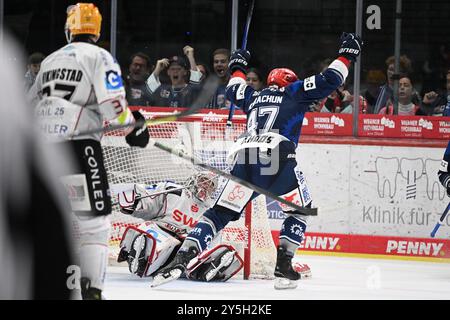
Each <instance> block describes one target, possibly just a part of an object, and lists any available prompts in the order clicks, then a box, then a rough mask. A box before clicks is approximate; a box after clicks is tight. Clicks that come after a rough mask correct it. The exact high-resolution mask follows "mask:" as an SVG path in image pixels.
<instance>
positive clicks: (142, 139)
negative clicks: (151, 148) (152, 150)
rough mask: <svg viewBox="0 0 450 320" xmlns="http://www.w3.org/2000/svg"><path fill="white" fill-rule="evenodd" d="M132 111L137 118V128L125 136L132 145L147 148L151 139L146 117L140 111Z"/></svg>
mask: <svg viewBox="0 0 450 320" xmlns="http://www.w3.org/2000/svg"><path fill="white" fill-rule="evenodd" d="M132 113H133V117H134V119H135V120H136V124H135V128H134V129H133V131H131V132H130V133H129V134H128V135H127V136H126V137H125V140H126V142H127V143H128V145H130V146H131V147H141V148H145V147H146V146H147V144H148V142H149V140H150V134H149V132H148V128H147V124H146V123H145V118H144V116H143V115H142V114H141V113H140V112H139V111H133V112H132Z"/></svg>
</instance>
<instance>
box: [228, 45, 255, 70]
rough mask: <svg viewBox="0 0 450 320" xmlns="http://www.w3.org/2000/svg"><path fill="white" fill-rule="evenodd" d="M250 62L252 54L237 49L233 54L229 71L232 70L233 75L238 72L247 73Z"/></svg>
mask: <svg viewBox="0 0 450 320" xmlns="http://www.w3.org/2000/svg"><path fill="white" fill-rule="evenodd" d="M249 61H250V52H249V51H248V50H243V49H237V50H235V51H233V53H232V54H231V57H230V62H229V63H228V69H230V72H231V74H233V73H234V72H235V71H238V70H239V71H242V72H243V73H246V72H247V68H248V62H249Z"/></svg>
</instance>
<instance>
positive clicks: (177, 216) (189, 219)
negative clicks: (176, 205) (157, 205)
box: [172, 210, 198, 228]
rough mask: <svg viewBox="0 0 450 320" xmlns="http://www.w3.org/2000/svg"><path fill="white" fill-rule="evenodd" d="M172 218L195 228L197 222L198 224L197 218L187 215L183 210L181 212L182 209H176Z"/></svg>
mask: <svg viewBox="0 0 450 320" xmlns="http://www.w3.org/2000/svg"><path fill="white" fill-rule="evenodd" d="M172 218H173V219H174V220H175V221H177V222H181V223H182V224H184V225H186V226H189V227H191V228H193V227H194V226H195V225H196V224H197V222H198V221H197V220H195V219H194V218H192V217H188V216H187V215H185V214H184V213H183V212H181V211H180V210H174V211H173V212H172Z"/></svg>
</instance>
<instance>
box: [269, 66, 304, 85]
mask: <svg viewBox="0 0 450 320" xmlns="http://www.w3.org/2000/svg"><path fill="white" fill-rule="evenodd" d="M297 80H298V77H297V75H296V74H295V72H294V71H292V70H291V69H287V68H277V69H273V70H272V71H270V73H269V75H268V76H267V85H268V86H273V85H276V86H278V87H279V88H284V87H286V86H288V85H290V84H291V83H293V82H295V81H297Z"/></svg>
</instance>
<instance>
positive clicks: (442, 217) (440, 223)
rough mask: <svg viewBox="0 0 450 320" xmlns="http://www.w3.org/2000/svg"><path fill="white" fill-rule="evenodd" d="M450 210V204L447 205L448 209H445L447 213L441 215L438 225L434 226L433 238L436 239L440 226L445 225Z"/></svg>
mask: <svg viewBox="0 0 450 320" xmlns="http://www.w3.org/2000/svg"><path fill="white" fill-rule="evenodd" d="M449 210H450V203H449V204H448V205H447V208H445V211H444V213H443V214H442V215H441V218H440V219H439V221H438V223H436V225H435V226H434V229H433V231H431V237H432V238H434V236H435V235H436V232H437V231H438V229H439V228H440V226H442V225H443V224H444V219H445V217H446V216H447V214H448V211H449Z"/></svg>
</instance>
